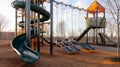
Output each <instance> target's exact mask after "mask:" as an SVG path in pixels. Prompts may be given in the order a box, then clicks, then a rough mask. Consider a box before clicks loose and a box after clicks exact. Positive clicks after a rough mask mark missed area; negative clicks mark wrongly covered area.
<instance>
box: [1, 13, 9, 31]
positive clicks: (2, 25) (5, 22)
mask: <svg viewBox="0 0 120 67" xmlns="http://www.w3.org/2000/svg"><path fill="white" fill-rule="evenodd" d="M7 24H8V20H6V18H5V17H4V16H3V15H1V14H0V32H2V31H3V30H5V29H6V27H7Z"/></svg>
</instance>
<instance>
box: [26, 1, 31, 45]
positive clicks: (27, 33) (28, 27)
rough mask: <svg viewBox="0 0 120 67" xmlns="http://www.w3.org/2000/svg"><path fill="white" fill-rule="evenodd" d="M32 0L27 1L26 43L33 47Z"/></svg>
mask: <svg viewBox="0 0 120 67" xmlns="http://www.w3.org/2000/svg"><path fill="white" fill-rule="evenodd" d="M29 16H30V0H26V41H27V44H28V46H29V47H31V30H30V18H29Z"/></svg>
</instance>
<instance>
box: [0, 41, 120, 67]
mask: <svg viewBox="0 0 120 67" xmlns="http://www.w3.org/2000/svg"><path fill="white" fill-rule="evenodd" d="M78 47H79V46H78ZM79 48H80V47H79ZM40 54H41V57H40V60H39V61H37V62H35V63H33V64H26V63H24V62H22V61H20V59H19V57H18V55H17V54H16V53H15V52H14V51H13V50H12V49H11V47H10V42H9V41H0V67H120V62H112V61H111V60H110V59H109V58H110V57H113V56H116V53H112V52H107V51H101V50H97V49H95V50H91V51H87V50H84V49H81V51H80V52H79V53H76V54H68V53H67V52H65V51H64V50H63V49H62V48H60V47H54V55H53V56H50V54H49V47H48V46H47V47H46V46H43V47H41V51H40Z"/></svg>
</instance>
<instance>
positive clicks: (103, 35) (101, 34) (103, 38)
mask: <svg viewBox="0 0 120 67" xmlns="http://www.w3.org/2000/svg"><path fill="white" fill-rule="evenodd" d="M99 36H100V37H101V40H102V42H103V43H104V42H105V38H106V39H108V40H109V41H110V42H112V43H113V44H117V43H116V42H114V41H113V40H111V39H110V38H109V37H108V36H106V35H105V34H104V33H99Z"/></svg>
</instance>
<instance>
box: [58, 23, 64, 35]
mask: <svg viewBox="0 0 120 67" xmlns="http://www.w3.org/2000/svg"><path fill="white" fill-rule="evenodd" d="M56 32H57V34H58V35H59V36H61V37H65V23H64V21H60V22H59V23H58V24H57V26H56Z"/></svg>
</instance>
